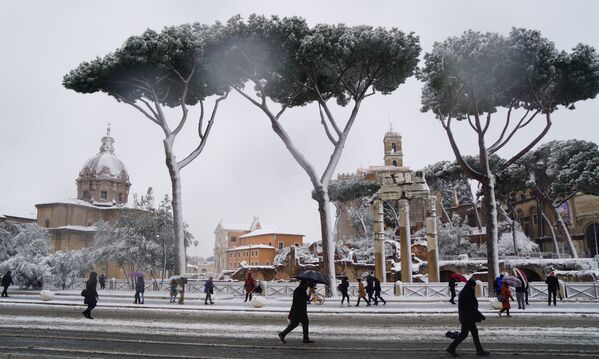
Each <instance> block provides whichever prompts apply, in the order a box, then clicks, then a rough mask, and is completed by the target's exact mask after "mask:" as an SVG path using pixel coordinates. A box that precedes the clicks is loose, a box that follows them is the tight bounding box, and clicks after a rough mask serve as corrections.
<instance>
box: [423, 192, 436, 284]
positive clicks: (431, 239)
mask: <svg viewBox="0 0 599 359" xmlns="http://www.w3.org/2000/svg"><path fill="white" fill-rule="evenodd" d="M424 205H425V210H426V248H427V254H426V257H427V261H428V281H429V283H432V282H438V281H439V259H438V258H437V254H438V253H439V245H438V243H437V207H436V205H437V198H436V197H435V196H429V197H427V198H425V199H424Z"/></svg>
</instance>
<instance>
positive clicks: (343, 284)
mask: <svg viewBox="0 0 599 359" xmlns="http://www.w3.org/2000/svg"><path fill="white" fill-rule="evenodd" d="M337 289H339V291H340V292H341V304H343V301H344V300H345V298H347V305H350V304H349V295H348V294H347V291H348V290H349V282H348V280H347V277H343V278H342V279H341V284H339V286H338V287H337Z"/></svg>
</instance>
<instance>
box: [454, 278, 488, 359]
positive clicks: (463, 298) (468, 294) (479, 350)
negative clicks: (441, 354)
mask: <svg viewBox="0 0 599 359" xmlns="http://www.w3.org/2000/svg"><path fill="white" fill-rule="evenodd" d="M474 287H476V281H475V280H474V279H472V278H470V279H469V280H468V282H466V285H465V286H464V289H462V291H460V295H459V296H458V313H459V318H460V324H461V326H462V330H461V331H460V335H459V336H458V337H457V338H455V339H454V341H453V342H452V343H451V344H450V345H449V347H448V348H447V349H446V350H447V352H448V353H449V354H451V355H452V356H454V357H458V354H457V353H456V351H455V350H456V348H457V347H458V345H460V343H461V342H462V341H463V340H464V339H466V337H467V336H468V332H470V334H472V339H473V340H474V346H476V354H478V355H482V356H486V355H489V352H488V351H486V350H484V349H483V347H482V345H481V344H480V340H479V338H478V328H477V327H476V323H478V322H480V321H483V320H485V319H486V318H485V316H484V315H482V313H481V312H479V311H478V300H476V295H475V294H474Z"/></svg>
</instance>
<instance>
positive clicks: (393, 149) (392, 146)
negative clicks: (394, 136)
mask: <svg viewBox="0 0 599 359" xmlns="http://www.w3.org/2000/svg"><path fill="white" fill-rule="evenodd" d="M391 150H392V151H393V152H397V145H396V144H395V142H393V143H392V144H391Z"/></svg>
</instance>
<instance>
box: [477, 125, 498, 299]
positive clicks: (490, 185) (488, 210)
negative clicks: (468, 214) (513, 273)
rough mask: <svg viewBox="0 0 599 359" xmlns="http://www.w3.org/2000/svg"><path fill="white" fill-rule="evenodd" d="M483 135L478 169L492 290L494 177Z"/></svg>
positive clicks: (495, 269) (495, 268)
mask: <svg viewBox="0 0 599 359" xmlns="http://www.w3.org/2000/svg"><path fill="white" fill-rule="evenodd" d="M483 136H484V135H480V136H479V140H478V144H479V158H480V169H481V172H482V174H483V178H482V181H481V187H482V191H483V206H484V209H485V229H486V235H487V271H488V272H487V273H488V274H487V282H488V284H489V288H493V283H494V282H495V278H497V276H498V275H499V253H498V250H497V242H498V237H499V236H498V233H497V201H496V200H495V176H494V175H493V173H492V172H491V167H490V165H489V153H488V151H487V148H486V145H485V141H484V137H483Z"/></svg>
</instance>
